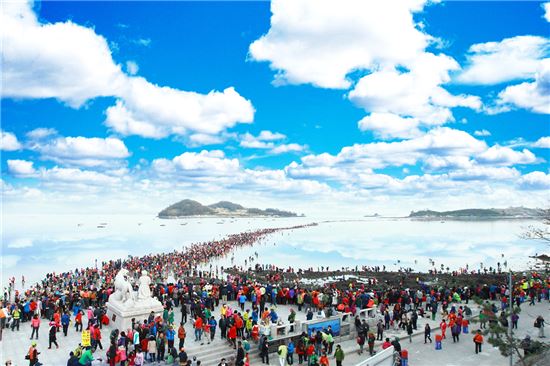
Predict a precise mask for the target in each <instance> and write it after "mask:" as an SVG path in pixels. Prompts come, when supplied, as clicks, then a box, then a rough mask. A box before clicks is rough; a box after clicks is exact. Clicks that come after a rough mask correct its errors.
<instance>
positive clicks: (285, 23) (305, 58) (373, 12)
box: [250, 0, 431, 88]
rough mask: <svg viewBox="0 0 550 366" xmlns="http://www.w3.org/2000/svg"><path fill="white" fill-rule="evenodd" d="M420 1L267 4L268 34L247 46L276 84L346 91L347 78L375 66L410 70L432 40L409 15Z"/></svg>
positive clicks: (419, 7)
mask: <svg viewBox="0 0 550 366" xmlns="http://www.w3.org/2000/svg"><path fill="white" fill-rule="evenodd" d="M423 7H424V1H362V0H347V1H343V2H340V3H339V4H338V5H337V6H336V5H335V4H334V3H333V2H331V1H329V0H299V1H297V0H293V1H285V0H276V1H272V2H271V12H272V17H271V28H270V29H269V32H268V33H267V34H266V35H264V36H262V37H261V38H260V39H258V40H256V41H255V42H254V43H252V44H251V45H250V55H251V57H252V58H253V59H254V60H256V61H268V62H270V63H271V68H272V69H274V70H277V74H276V80H277V81H278V82H284V83H291V84H303V83H311V84H313V85H315V86H318V87H322V88H348V87H349V86H350V85H351V82H350V80H349V79H347V75H348V73H350V72H352V71H354V70H361V69H372V68H375V67H376V66H377V65H379V64H402V65H408V64H409V62H410V61H411V60H413V59H414V58H415V57H416V56H417V54H418V53H420V52H423V51H424V49H425V48H426V46H427V45H428V44H429V42H430V40H431V37H430V36H428V35H426V34H424V33H423V32H422V31H420V30H419V29H418V28H417V26H416V24H415V22H414V19H413V13H414V12H418V11H421V10H422V9H423Z"/></svg>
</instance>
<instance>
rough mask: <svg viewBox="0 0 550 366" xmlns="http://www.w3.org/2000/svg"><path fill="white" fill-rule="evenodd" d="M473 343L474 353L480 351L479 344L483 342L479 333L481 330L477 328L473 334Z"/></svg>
mask: <svg viewBox="0 0 550 366" xmlns="http://www.w3.org/2000/svg"><path fill="white" fill-rule="evenodd" d="M474 344H475V345H476V354H477V353H479V352H481V345H482V344H483V335H481V330H478V331H477V333H476V335H475V336H474Z"/></svg>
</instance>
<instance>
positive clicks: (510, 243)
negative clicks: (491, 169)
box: [2, 215, 544, 285]
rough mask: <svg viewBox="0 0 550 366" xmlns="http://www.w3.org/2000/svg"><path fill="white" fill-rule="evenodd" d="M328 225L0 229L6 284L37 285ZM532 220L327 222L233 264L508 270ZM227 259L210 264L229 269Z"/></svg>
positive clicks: (124, 222) (119, 223)
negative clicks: (232, 238)
mask: <svg viewBox="0 0 550 366" xmlns="http://www.w3.org/2000/svg"><path fill="white" fill-rule="evenodd" d="M324 220H326V218H323V219H315V218H281V219H276V220H273V219H260V218H258V219H249V218H241V219H238V218H236V219H225V220H222V221H223V223H221V221H220V219H216V218H208V219H207V218H200V219H188V220H160V219H158V218H152V217H147V216H138V215H125V216H91V215H90V216H13V215H12V216H5V217H4V218H3V225H2V226H3V229H4V230H3V232H2V261H3V263H2V275H3V276H2V277H3V281H4V283H3V285H5V282H6V281H7V278H8V277H11V276H12V275H15V276H16V278H17V279H18V281H19V279H20V278H21V275H25V277H26V278H27V280H28V281H36V280H39V279H40V278H42V277H43V275H44V274H45V273H46V272H51V271H54V270H55V271H57V272H59V271H64V270H68V269H74V268H76V267H84V266H93V265H94V264H95V261H96V260H97V261H98V263H100V262H101V261H103V260H108V259H116V258H125V257H127V256H128V255H143V254H147V253H158V252H169V251H172V250H174V249H181V248H182V246H185V245H188V244H190V243H193V242H199V241H208V240H211V239H218V238H221V237H223V236H225V235H227V234H231V233H238V232H242V231H246V230H255V229H260V228H267V227H285V226H294V225H299V224H303V223H309V222H321V221H324ZM529 224H533V222H529V221H510V220H508V221H482V222H464V221H446V222H444V223H441V222H439V221H410V220H407V219H398V220H395V219H376V218H372V219H366V220H361V221H345V222H327V223H322V224H320V225H319V226H315V227H308V228H305V229H297V230H292V231H282V232H278V233H275V234H273V235H272V236H270V237H268V238H267V239H265V240H264V241H263V242H262V243H260V244H259V245H258V246H256V247H254V248H243V249H240V250H238V251H237V252H236V253H235V254H234V257H235V259H234V263H235V264H237V265H244V260H245V259H246V258H247V257H249V256H250V255H252V254H253V253H254V252H257V253H258V254H259V260H258V261H259V262H260V263H270V264H275V265H277V266H282V267H288V266H292V267H294V268H308V267H314V268H317V267H320V266H325V267H326V266H329V267H330V268H340V267H355V266H361V265H369V266H374V265H380V266H382V265H385V266H386V268H388V269H397V268H399V267H402V266H403V267H412V268H414V269H418V270H427V269H428V268H430V265H429V260H430V259H431V260H433V261H435V263H436V267H437V268H440V265H441V264H443V265H444V267H447V266H448V267H450V268H452V269H453V268H459V267H464V266H466V265H468V266H469V268H471V269H477V268H479V266H480V263H483V264H484V265H485V266H487V267H489V266H493V267H495V266H496V264H497V262H500V263H504V262H505V261H507V263H509V264H510V265H511V266H512V268H515V269H520V268H525V267H527V266H528V261H529V258H528V256H529V255H534V254H535V253H542V252H543V250H544V245H543V244H542V243H536V242H532V241H529V242H527V241H524V240H522V239H519V237H518V235H519V234H520V233H521V232H522V231H523V230H524V228H525V227H526V226H527V225H529ZM230 263H231V260H230V259H229V257H228V258H224V259H221V260H218V261H215V262H214V266H215V265H218V266H222V265H223V266H227V265H229V264H230Z"/></svg>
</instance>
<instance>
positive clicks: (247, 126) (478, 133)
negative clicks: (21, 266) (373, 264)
mask: <svg viewBox="0 0 550 366" xmlns="http://www.w3.org/2000/svg"><path fill="white" fill-rule="evenodd" d="M546 9H547V7H546V5H545V4H544V3H542V2H536V1H529V2H508V1H506V2H470V1H449V2H441V3H437V4H431V3H425V2H424V1H420V0H419V1H415V2H395V3H393V4H391V5H389V4H383V3H382V2H361V1H344V2H342V4H338V6H335V5H334V3H330V2H324V1H321V2H317V3H315V2H311V1H291V2H289V1H275V2H163V3H149V2H132V3H129V2H58V1H51V2H40V3H35V4H31V3H27V2H24V1H21V2H14V3H12V5H11V6H10V7H8V9H7V11H6V12H5V14H3V19H2V20H3V21H2V24H3V27H4V28H5V31H4V32H3V33H4V35H3V37H4V39H3V42H4V52H3V57H4V60H5V63H4V67H3V71H2V74H3V91H2V102H1V103H2V111H1V117H2V158H1V168H2V187H3V201H4V203H5V210H9V211H10V212H18V211H27V210H29V209H33V210H38V211H49V210H50V209H51V208H52V207H55V208H56V209H59V210H60V211H66V212H75V211H77V212H79V211H80V210H81V209H82V206H83V204H84V203H86V204H89V205H90V206H91V209H93V210H97V211H101V210H102V209H105V207H106V206H105V205H101V206H98V205H97V202H98V201H97V200H98V197H101V198H107V200H104V202H108V203H107V206H108V207H109V210H114V211H125V210H128V211H133V210H139V211H143V212H148V211H152V212H155V211H157V209H158V208H159V206H160V207H162V206H163V205H164V204H166V203H170V202H171V201H174V200H176V199H180V198H185V197H190V198H196V199H199V200H203V201H208V202H210V201H213V200H217V199H222V198H224V199H227V198H229V199H233V200H235V201H241V202H243V203H249V204H254V205H255V206H260V207H266V206H273V205H276V204H279V205H285V206H291V207H296V208H300V211H301V212H302V211H304V209H303V208H302V207H300V206H301V205H304V203H307V205H308V207H310V208H311V210H312V211H319V212H320V211H326V210H328V209H331V208H332V207H335V205H336V206H337V207H342V209H345V210H352V211H354V210H356V211H357V212H362V211H361V210H364V211H370V210H377V211H380V210H384V209H386V210H387V211H388V212H400V213H401V212H403V211H407V210H409V209H414V208H418V206H419V205H421V207H422V208H423V207H431V208H435V209H445V208H460V207H462V206H465V205H466V206H483V207H486V206H508V205H527V206H542V205H545V204H546V205H547V203H548V194H547V192H548V188H550V176H549V174H548V163H547V162H548V159H549V158H550V156H549V153H548V148H549V147H550V137H548V136H549V135H550V124H549V122H550V120H549V118H548V114H549V113H550V97H549V92H550V61H549V58H548V56H549V54H550V41H549V38H548V36H549V23H548V22H549V18H550V15H549V14H548V13H547V12H546ZM138 198H139V199H138ZM394 202H395V203H396V204H390V205H389V206H391V207H388V203H394ZM90 206H88V208H90ZM358 206H360V207H359V208H358ZM31 207H32V208H31Z"/></svg>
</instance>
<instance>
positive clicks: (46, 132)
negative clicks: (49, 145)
mask: <svg viewBox="0 0 550 366" xmlns="http://www.w3.org/2000/svg"><path fill="white" fill-rule="evenodd" d="M52 135H57V130H56V129H55V128H44V127H40V128H35V129H34V130H32V131H29V132H27V133H26V136H27V138H29V139H30V140H41V139H44V138H46V137H50V136H52Z"/></svg>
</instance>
